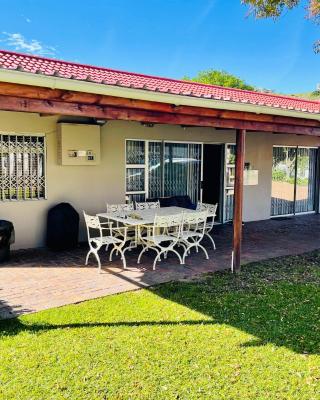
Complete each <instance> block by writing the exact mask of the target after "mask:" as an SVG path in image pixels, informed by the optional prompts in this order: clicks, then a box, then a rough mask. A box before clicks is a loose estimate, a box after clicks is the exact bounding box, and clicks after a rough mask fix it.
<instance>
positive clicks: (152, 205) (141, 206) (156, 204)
mask: <svg viewBox="0 0 320 400" xmlns="http://www.w3.org/2000/svg"><path fill="white" fill-rule="evenodd" d="M157 208H160V201H159V200H158V201H145V202H144V203H137V202H136V210H154V209H157Z"/></svg>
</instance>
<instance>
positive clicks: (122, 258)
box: [119, 249, 127, 269]
mask: <svg viewBox="0 0 320 400" xmlns="http://www.w3.org/2000/svg"><path fill="white" fill-rule="evenodd" d="M119 252H120V254H121V260H122V264H123V269H127V262H126V257H125V256H124V251H123V250H120V249H119Z"/></svg>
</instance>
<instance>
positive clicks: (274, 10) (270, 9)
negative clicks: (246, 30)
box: [241, 0, 320, 53]
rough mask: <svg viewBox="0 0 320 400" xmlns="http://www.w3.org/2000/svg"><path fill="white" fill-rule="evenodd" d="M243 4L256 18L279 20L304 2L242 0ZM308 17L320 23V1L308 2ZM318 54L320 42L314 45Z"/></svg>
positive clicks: (298, 0) (289, 0) (295, 0)
mask: <svg viewBox="0 0 320 400" xmlns="http://www.w3.org/2000/svg"><path fill="white" fill-rule="evenodd" d="M241 1H242V3H244V4H247V5H249V7H250V13H252V14H254V15H255V16H256V18H268V17H271V18H278V17H280V15H281V14H282V13H283V12H284V11H285V10H291V9H292V8H294V7H297V6H298V5H299V4H300V3H303V2H304V0H241ZM307 3H308V6H307V16H308V18H311V19H313V20H314V21H315V22H316V23H320V0H308V1H307ZM314 49H315V51H316V52H318V53H319V52H320V40H318V41H316V42H315V44H314Z"/></svg>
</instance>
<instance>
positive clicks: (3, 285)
mask: <svg viewBox="0 0 320 400" xmlns="http://www.w3.org/2000/svg"><path fill="white" fill-rule="evenodd" d="M214 236H215V240H216V244H217V250H216V251H215V252H214V251H213V250H210V251H209V256H210V260H205V259H204V257H203V254H201V253H199V254H196V253H193V254H192V256H190V257H188V258H187V262H186V265H185V266H180V265H179V264H178V263H177V259H176V258H175V257H174V256H169V257H168V259H167V260H166V261H162V262H161V263H159V264H158V267H157V270H156V271H152V269H151V266H152V256H153V254H152V252H150V255H148V253H147V255H145V256H144V258H143V264H141V265H140V266H137V264H136V260H137V253H136V252H134V251H132V252H131V253H127V264H128V270H126V271H124V270H123V269H122V263H121V261H120V260H119V259H118V258H117V259H116V260H114V261H113V262H112V263H110V262H109V261H108V256H107V254H106V253H104V252H103V251H101V260H102V265H103V268H104V270H103V272H102V273H101V274H98V271H97V267H96V263H95V261H94V260H93V258H92V259H91V260H90V261H91V263H90V264H89V266H84V259H85V254H86V249H85V248H84V247H82V248H81V247H80V248H79V249H76V250H74V251H70V252H62V253H55V252H51V251H48V250H46V249H34V250H19V251H15V252H13V254H12V258H11V261H10V262H9V263H6V264H1V265H0V318H10V317H12V316H15V315H19V314H24V313H30V312H35V311H39V310H43V309H47V308H52V307H58V306H62V305H65V304H70V303H77V302H80V301H84V300H88V299H93V298H97V297H101V296H106V295H110V294H114V293H121V292H125V291H129V290H135V289H138V288H142V287H148V286H152V285H156V284H159V283H163V282H168V281H171V280H179V279H191V278H193V277H195V276H197V275H199V274H201V273H206V272H214V271H217V270H221V269H226V268H230V258H231V241H232V226H231V225H224V226H217V227H216V229H215V234H214ZM207 246H208V247H207V248H209V246H210V245H209V243H207ZM318 248H320V215H306V216H300V217H295V218H289V219H281V220H280V219H274V220H268V221H260V222H251V223H246V224H245V226H244V243H243V263H248V262H251V261H258V260H263V259H267V258H271V257H277V256H283V255H289V254H300V253H304V252H308V251H312V250H314V249H318Z"/></svg>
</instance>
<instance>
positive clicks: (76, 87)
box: [0, 69, 320, 121]
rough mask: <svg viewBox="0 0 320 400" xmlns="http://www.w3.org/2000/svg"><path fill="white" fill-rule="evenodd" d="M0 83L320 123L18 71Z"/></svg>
mask: <svg viewBox="0 0 320 400" xmlns="http://www.w3.org/2000/svg"><path fill="white" fill-rule="evenodd" d="M0 82H8V83H16V84H21V85H30V86H40V87H47V88H50V89H61V90H72V91H75V92H84V93H93V94H100V95H105V96H115V97H123V98H128V99H136V100H146V101H155V102H160V103H168V104H174V105H176V106H180V105H183V106H192V107H205V108H215V109H224V110H232V111H246V112H252V113H256V114H271V115H282V116H288V117H293V118H306V119H313V120H318V121H320V114H317V113H309V112H306V111H305V112H304V111H295V110H288V109H285V108H280V107H279V108H275V107H268V106H261V105H254V104H248V103H242V102H234V101H224V100H215V99H205V98H202V97H192V96H183V95H177V94H171V93H162V92H153V91H148V90H143V89H133V88H127V87H123V86H113V85H104V84H99V83H94V82H88V81H80V80H75V79H66V78H59V77H55V76H47V75H39V74H32V73H27V72H21V71H14V70H6V69H0Z"/></svg>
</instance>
